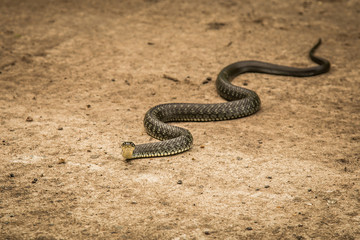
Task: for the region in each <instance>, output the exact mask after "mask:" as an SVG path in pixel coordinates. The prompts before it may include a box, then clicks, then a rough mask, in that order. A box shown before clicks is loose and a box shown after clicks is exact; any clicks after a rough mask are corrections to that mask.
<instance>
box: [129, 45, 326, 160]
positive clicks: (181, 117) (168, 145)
mask: <svg viewBox="0 0 360 240" xmlns="http://www.w3.org/2000/svg"><path fill="white" fill-rule="evenodd" d="M320 44H321V39H319V41H318V42H317V43H316V44H315V46H313V47H312V48H311V50H310V52H309V56H310V58H311V60H312V61H313V62H315V63H317V64H318V65H317V66H314V67H308V68H295V67H287V66H281V65H276V64H271V63H266V62H260V61H240V62H236V63H233V64H230V65H228V66H227V67H225V68H224V69H222V70H221V71H220V73H219V75H218V77H217V80H216V89H217V92H218V94H219V95H220V96H221V97H222V98H224V99H226V100H228V101H229V102H224V103H216V104H197V103H167V104H161V105H157V106H155V107H153V108H151V109H150V110H148V112H147V113H146V114H145V118H144V126H145V129H146V132H147V133H148V134H149V135H150V136H152V137H154V138H156V139H159V140H162V141H160V142H154V143H145V144H139V145H135V144H134V143H133V142H124V143H123V144H122V154H123V157H124V158H126V159H133V158H145V157H159V156H168V155H174V154H178V153H181V152H184V151H187V150H189V149H190V148H191V146H192V143H193V137H192V135H191V133H190V131H188V130H187V129H184V128H180V127H177V126H173V125H169V124H166V123H167V122H183V121H202V122H205V121H221V120H229V119H235V118H241V117H246V116H249V115H251V114H254V113H256V112H257V111H258V110H259V109H260V105H261V101H260V98H259V96H258V95H257V94H256V92H254V91H252V90H249V89H246V88H242V87H239V86H235V85H233V84H231V81H232V80H233V79H234V78H235V77H237V76H238V75H240V74H243V73H248V72H253V73H266V74H272V75H283V76H294V77H310V76H314V75H318V74H322V73H325V72H327V71H329V69H330V63H329V61H327V60H326V59H323V58H320V57H317V56H314V53H315V50H316V49H317V48H318V47H319V46H320Z"/></svg>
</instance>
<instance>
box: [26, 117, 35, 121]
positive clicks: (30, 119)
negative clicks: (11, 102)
mask: <svg viewBox="0 0 360 240" xmlns="http://www.w3.org/2000/svg"><path fill="white" fill-rule="evenodd" d="M26 121H27V122H32V121H34V119H33V118H32V117H30V116H28V117H27V118H26Z"/></svg>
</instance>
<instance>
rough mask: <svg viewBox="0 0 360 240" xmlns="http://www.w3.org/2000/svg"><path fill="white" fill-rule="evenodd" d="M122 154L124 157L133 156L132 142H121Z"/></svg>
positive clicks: (133, 146) (129, 157)
mask: <svg viewBox="0 0 360 240" xmlns="http://www.w3.org/2000/svg"><path fill="white" fill-rule="evenodd" d="M121 149H122V155H123V157H124V158H126V159H131V158H133V152H134V150H135V144H134V143H133V142H123V143H122V144H121Z"/></svg>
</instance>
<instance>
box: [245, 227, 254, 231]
mask: <svg viewBox="0 0 360 240" xmlns="http://www.w3.org/2000/svg"><path fill="white" fill-rule="evenodd" d="M245 229H246V230H247V231H251V230H253V228H252V227H247V228H245Z"/></svg>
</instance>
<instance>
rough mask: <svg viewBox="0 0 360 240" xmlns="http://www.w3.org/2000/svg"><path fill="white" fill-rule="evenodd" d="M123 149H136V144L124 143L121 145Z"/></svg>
mask: <svg viewBox="0 0 360 240" xmlns="http://www.w3.org/2000/svg"><path fill="white" fill-rule="evenodd" d="M121 146H122V147H135V143H133V142H123V143H122V144H121Z"/></svg>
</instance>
